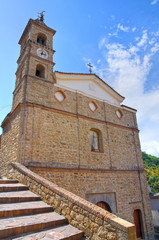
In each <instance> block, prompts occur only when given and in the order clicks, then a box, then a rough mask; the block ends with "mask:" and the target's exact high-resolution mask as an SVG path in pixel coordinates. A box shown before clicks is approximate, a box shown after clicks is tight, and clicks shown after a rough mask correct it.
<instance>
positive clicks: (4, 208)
mask: <svg viewBox="0 0 159 240" xmlns="http://www.w3.org/2000/svg"><path fill="white" fill-rule="evenodd" d="M52 210H53V209H52V207H51V206H49V205H47V204H46V203H44V202H42V201H34V202H20V203H7V204H0V217H1V218H2V217H14V216H22V215H30V214H37V213H44V212H50V211H52Z"/></svg>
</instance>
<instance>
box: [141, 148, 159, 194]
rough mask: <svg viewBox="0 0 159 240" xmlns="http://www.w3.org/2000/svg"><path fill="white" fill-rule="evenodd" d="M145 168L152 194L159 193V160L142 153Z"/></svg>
mask: <svg viewBox="0 0 159 240" xmlns="http://www.w3.org/2000/svg"><path fill="white" fill-rule="evenodd" d="M142 157H143V161H144V168H145V170H146V171H147V180H148V183H149V185H150V187H151V191H152V193H157V192H159V158H157V157H154V156H151V155H148V154H146V153H145V152H142Z"/></svg>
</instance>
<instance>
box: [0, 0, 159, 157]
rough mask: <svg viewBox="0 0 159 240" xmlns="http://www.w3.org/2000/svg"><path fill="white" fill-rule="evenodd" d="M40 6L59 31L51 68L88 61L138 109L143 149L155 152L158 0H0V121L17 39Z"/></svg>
mask: <svg viewBox="0 0 159 240" xmlns="http://www.w3.org/2000/svg"><path fill="white" fill-rule="evenodd" d="M41 10H45V11H46V13H45V23H46V24H47V25H48V26H49V27H51V28H53V29H55V30H56V31H57V33H56V35H55V37H54V49H55V50H56V53H55V55H54V62H55V63H56V65H55V68H54V70H59V71H63V72H88V68H87V63H88V62H89V61H90V62H91V63H92V64H93V66H94V67H93V72H94V73H96V74H97V75H99V76H100V77H101V78H103V79H104V80H105V81H106V82H107V83H108V84H110V86H112V87H113V88H114V89H115V90H117V91H118V92H119V93H120V94H121V95H123V96H125V97H126V99H125V101H124V104H127V105H129V106H131V107H134V108H136V109H137V110H138V112H137V118H138V125H139V129H140V140H141V147H142V150H144V151H146V152H147V153H149V154H153V155H156V156H159V124H158V123H159V24H158V23H159V0H133V1H132V0H111V1H108V0H98V1H97V0H94V1H91V0H45V1H44V0H43V1H42V0H32V1H31V0H27V1H22V0H14V1H12V0H0V12H1V13H0V31H1V35H0V36H1V37H0V46H1V51H0V52H1V57H0V66H1V76H0V77H1V78H0V83H1V88H0V122H2V120H3V119H4V117H5V116H6V114H7V113H8V112H9V111H10V108H11V104H12V92H13V90H14V85H15V72H16V69H17V64H16V61H17V59H18V56H19V50H20V48H19V46H18V40H19V39H20V36H21V34H22V32H23V30H24V28H25V26H26V24H27V22H28V20H29V18H33V19H36V18H37V12H39V11H41ZM0 133H1V130H0Z"/></svg>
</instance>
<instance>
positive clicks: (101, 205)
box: [96, 201, 112, 213]
mask: <svg viewBox="0 0 159 240" xmlns="http://www.w3.org/2000/svg"><path fill="white" fill-rule="evenodd" d="M96 205H97V206H98V207H101V208H103V209H104V210H106V211H108V212H110V213H111V212H112V210H111V208H110V206H109V204H108V203H106V202H103V201H100V202H97V203H96Z"/></svg>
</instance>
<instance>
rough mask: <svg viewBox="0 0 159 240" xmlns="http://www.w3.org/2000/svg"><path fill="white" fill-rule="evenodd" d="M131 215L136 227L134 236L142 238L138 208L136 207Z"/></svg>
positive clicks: (140, 217)
mask: <svg viewBox="0 0 159 240" xmlns="http://www.w3.org/2000/svg"><path fill="white" fill-rule="evenodd" d="M133 217H134V224H135V227H136V237H137V239H141V238H143V233H142V231H143V227H142V216H141V211H140V210H139V209H136V210H135V211H134V214H133Z"/></svg>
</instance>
